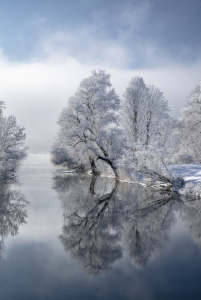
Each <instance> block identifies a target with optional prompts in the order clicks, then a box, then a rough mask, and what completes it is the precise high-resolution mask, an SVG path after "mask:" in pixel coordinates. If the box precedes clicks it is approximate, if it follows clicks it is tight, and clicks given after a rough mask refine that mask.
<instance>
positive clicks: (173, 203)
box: [124, 194, 181, 267]
mask: <svg viewBox="0 0 201 300" xmlns="http://www.w3.org/2000/svg"><path fill="white" fill-rule="evenodd" d="M149 197H150V198H149V199H151V203H149V204H147V205H146V206H145V207H144V208H142V209H138V210H137V211H135V212H134V216H133V214H131V215H130V218H129V222H128V226H127V229H126V233H125V236H124V240H125V244H126V248H127V251H128V254H129V256H130V259H131V261H132V264H133V265H135V266H136V267H143V266H145V265H146V263H147V261H148V259H149V258H151V257H152V258H153V257H156V256H157V255H158V254H159V252H161V250H162V249H163V248H164V247H165V245H166V244H167V242H168V241H169V234H170V230H171V228H172V227H173V226H174V225H175V223H176V216H175V213H174V212H175V211H176V210H177V209H178V207H179V206H180V204H181V202H180V201H178V199H176V198H175V197H173V195H172V194H161V195H160V194H159V195H156V194H155V195H150V196H149ZM154 198H156V199H155V200H153V199H154Z"/></svg>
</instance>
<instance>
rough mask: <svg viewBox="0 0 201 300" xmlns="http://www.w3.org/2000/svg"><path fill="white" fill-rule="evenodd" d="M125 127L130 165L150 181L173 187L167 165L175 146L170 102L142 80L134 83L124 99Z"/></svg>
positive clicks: (133, 79)
mask: <svg viewBox="0 0 201 300" xmlns="http://www.w3.org/2000/svg"><path fill="white" fill-rule="evenodd" d="M122 107H123V112H124V123H125V129H126V133H127V141H128V142H127V149H128V153H127V164H128V165H129V166H131V164H134V165H135V168H137V169H140V170H144V171H145V173H146V174H147V175H148V177H152V178H154V180H158V181H164V180H165V182H166V183H170V185H172V181H173V180H174V178H173V176H172V175H171V174H170V172H169V170H168V169H167V167H166V161H167V158H168V156H169V155H170V153H171V152H172V150H173V148H174V144H175V137H174V134H173V129H174V124H175V121H174V120H173V119H172V118H171V117H170V115H169V111H170V109H169V107H168V102H167V100H166V99H165V98H164V96H163V93H162V92H161V91H160V90H159V89H158V88H156V87H154V86H149V85H145V83H144V80H143V78H142V77H134V78H132V79H131V81H130V83H129V85H128V87H127V89H126V92H125V94H124V96H123V106H122Z"/></svg>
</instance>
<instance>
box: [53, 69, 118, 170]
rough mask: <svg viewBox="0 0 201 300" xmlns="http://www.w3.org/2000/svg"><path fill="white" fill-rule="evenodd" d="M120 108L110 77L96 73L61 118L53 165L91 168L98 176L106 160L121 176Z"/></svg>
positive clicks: (70, 102) (75, 96)
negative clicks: (118, 166) (119, 164)
mask: <svg viewBox="0 0 201 300" xmlns="http://www.w3.org/2000/svg"><path fill="white" fill-rule="evenodd" d="M119 107H120V99H119V97H118V95H117V94H116V92H115V90H114V89H113V88H112V85H111V83H110V75H109V74H106V73H105V71H103V70H99V71H96V70H94V71H92V72H91V76H89V77H88V78H86V79H84V80H82V82H81V83H80V86H79V87H78V89H77V91H76V93H75V95H74V96H73V97H71V98H70V99H69V101H68V105H67V108H65V109H63V111H62V113H61V115H60V117H59V120H58V124H59V126H60V130H59V133H58V136H57V140H56V142H55V144H54V146H53V149H52V157H53V158H52V160H53V162H55V163H59V164H60V163H62V162H65V163H67V164H68V163H69V164H72V165H73V166H76V165H77V166H79V165H80V164H81V165H84V166H85V167H88V166H91V169H92V171H93V172H94V173H97V172H98V170H97V167H96V161H97V160H102V161H104V162H106V163H107V164H109V165H110V166H111V168H112V169H113V171H114V172H115V174H116V176H117V175H118V174H117V167H116V160H117V158H118V156H119V155H120V154H121V150H122V147H121V143H120V136H121V134H120V129H119V127H118V119H119V115H118V111H119Z"/></svg>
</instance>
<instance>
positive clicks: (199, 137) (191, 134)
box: [178, 82, 201, 163]
mask: <svg viewBox="0 0 201 300" xmlns="http://www.w3.org/2000/svg"><path fill="white" fill-rule="evenodd" d="M178 148H179V149H178V150H179V152H180V153H181V154H183V155H185V156H186V157H187V158H188V156H189V155H191V156H192V157H193V159H194V160H195V161H196V162H198V163H200V162H201V82H200V83H199V84H198V85H197V86H196V87H195V89H194V90H193V91H192V92H191V93H190V95H189V96H188V98H187V101H186V104H185V107H184V108H183V109H182V119H181V123H180V143H179V147H178Z"/></svg>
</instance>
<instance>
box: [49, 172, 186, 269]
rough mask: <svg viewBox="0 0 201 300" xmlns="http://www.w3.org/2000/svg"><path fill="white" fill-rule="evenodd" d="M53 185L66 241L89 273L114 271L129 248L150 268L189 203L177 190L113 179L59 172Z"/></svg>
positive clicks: (135, 260)
mask: <svg viewBox="0 0 201 300" xmlns="http://www.w3.org/2000/svg"><path fill="white" fill-rule="evenodd" d="M53 188H54V189H55V190H56V191H57V193H58V197H59V199H60V202H61V205H62V208H63V211H64V214H63V216H64V225H63V229H62V231H63V233H62V235H61V236H60V239H61V242H62V243H63V246H64V248H65V250H66V251H69V252H70V253H71V256H72V257H73V258H74V259H76V260H78V261H79V263H80V264H81V265H82V266H83V268H84V270H85V271H86V273H87V274H89V275H97V274H98V273H106V272H108V270H110V269H111V268H112V265H113V264H114V262H115V261H116V260H117V259H120V258H121V257H122V255H123V250H126V252H127V253H128V255H129V257H130V260H131V262H132V264H133V265H134V266H136V267H144V266H145V265H146V263H147V261H148V259H150V258H151V257H152V258H153V257H156V256H157V255H158V254H159V253H160V251H161V250H162V249H163V248H164V247H165V245H166V244H167V242H168V240H169V233H170V230H171V228H172V227H173V226H174V225H175V223H176V217H175V212H176V211H177V210H178V209H181V207H182V206H183V202H182V201H181V200H180V199H178V197H173V195H172V194H167V193H166V194H162V193H159V192H157V193H156V192H154V191H153V190H151V189H145V188H144V187H143V186H141V185H135V184H130V185H129V184H123V183H118V184H117V182H115V181H114V180H109V179H108V178H100V177H89V176H84V175H79V176H77V175H74V176H73V175H72V176H69V175H66V176H59V175H57V176H55V177H54V186H53Z"/></svg>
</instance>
